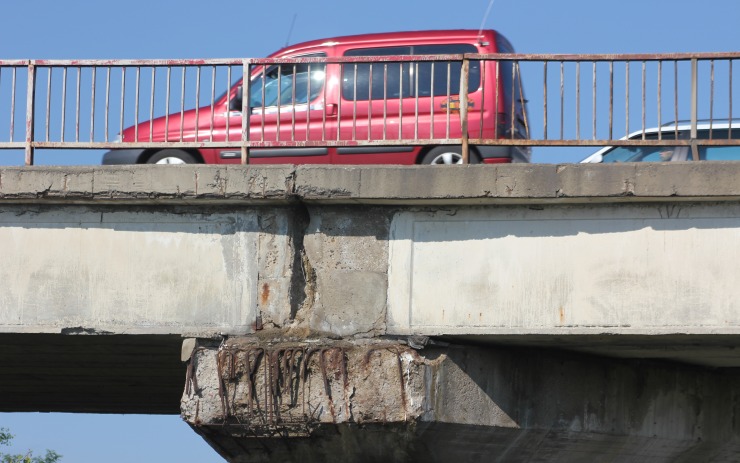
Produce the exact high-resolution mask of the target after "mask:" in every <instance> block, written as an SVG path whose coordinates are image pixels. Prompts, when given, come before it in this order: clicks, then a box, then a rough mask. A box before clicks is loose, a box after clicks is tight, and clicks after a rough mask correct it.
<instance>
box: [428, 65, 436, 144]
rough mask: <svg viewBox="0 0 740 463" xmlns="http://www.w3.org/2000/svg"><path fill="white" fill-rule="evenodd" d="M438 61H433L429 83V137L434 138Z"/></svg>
mask: <svg viewBox="0 0 740 463" xmlns="http://www.w3.org/2000/svg"><path fill="white" fill-rule="evenodd" d="M435 64H437V63H436V61H432V71H431V72H432V75H431V79H430V83H429V138H430V139H432V140H434V97H435V95H434V65H435Z"/></svg>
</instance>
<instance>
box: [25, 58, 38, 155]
mask: <svg viewBox="0 0 740 463" xmlns="http://www.w3.org/2000/svg"><path fill="white" fill-rule="evenodd" d="M35 97H36V65H35V64H34V62H33V61H30V62H29V63H28V90H27V92H26V165H27V166H32V165H33V125H34V124H33V112H34V111H33V110H34V105H35Z"/></svg>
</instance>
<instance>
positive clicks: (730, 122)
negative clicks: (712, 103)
mask: <svg viewBox="0 0 740 463" xmlns="http://www.w3.org/2000/svg"><path fill="white" fill-rule="evenodd" d="M728 72H729V81H730V82H729V86H730V89H729V90H730V91H729V100H730V106H729V114H728V119H727V124H728V130H727V139H728V140H730V139H732V60H730V63H729V69H728Z"/></svg>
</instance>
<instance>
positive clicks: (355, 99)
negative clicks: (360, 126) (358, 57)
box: [352, 63, 370, 140]
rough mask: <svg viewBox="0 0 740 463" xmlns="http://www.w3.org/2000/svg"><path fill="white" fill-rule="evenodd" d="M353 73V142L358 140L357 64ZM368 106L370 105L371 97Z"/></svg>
mask: <svg viewBox="0 0 740 463" xmlns="http://www.w3.org/2000/svg"><path fill="white" fill-rule="evenodd" d="M352 73H353V77H352V82H353V85H352V140H357V63H354V69H353V71H352ZM368 104H370V96H369V95H368Z"/></svg>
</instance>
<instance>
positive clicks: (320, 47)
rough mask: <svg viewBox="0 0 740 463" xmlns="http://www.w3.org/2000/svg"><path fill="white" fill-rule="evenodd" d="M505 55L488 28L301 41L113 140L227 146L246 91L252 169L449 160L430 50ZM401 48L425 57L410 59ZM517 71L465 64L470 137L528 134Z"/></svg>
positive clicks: (519, 156)
mask: <svg viewBox="0 0 740 463" xmlns="http://www.w3.org/2000/svg"><path fill="white" fill-rule="evenodd" d="M513 52H514V50H513V48H512V46H511V44H510V43H509V42H508V40H506V38H505V37H503V36H502V35H501V34H500V33H498V32H496V31H493V30H484V31H477V30H437V31H415V32H394V33H380V34H364V35H353V36H346V37H336V38H330V39H322V40H314V41H310V42H304V43H300V44H297V45H292V46H289V47H286V48H284V49H282V50H280V51H278V52H276V53H273V54H272V55H270V57H269V58H280V59H288V60H286V61H281V62H280V63H275V64H264V65H259V66H258V65H253V68H252V69H253V71H252V74H251V81H250V88H249V89H248V91H247V90H244V89H243V85H242V82H238V83H236V84H235V85H234V86H233V87H232V88H231V89H230V90H229V91H228V92H226V93H225V94H224V95H223V97H221V98H220V99H217V100H216V101H215V102H214V103H213V105H211V104H209V105H207V106H203V107H201V108H197V109H192V110H189V111H183V112H178V113H174V114H170V115H168V116H163V117H160V118H157V119H154V120H152V121H146V122H142V123H139V124H137V125H134V126H131V127H129V128H127V129H125V130H124V131H123V132H122V133H121V134H120V139H121V141H123V142H135V141H136V142H145V143H152V142H155V143H156V142H203V141H208V142H223V141H230V142H238V141H239V140H241V134H242V114H241V110H242V107H243V101H242V95H243V94H244V95H245V96H246V95H247V94H249V104H248V107H249V109H250V112H251V115H250V119H249V137H250V141H251V142H255V141H256V142H263V143H259V144H258V147H252V148H251V149H250V150H249V162H250V163H252V164H277V163H280V164H456V163H460V162H461V161H462V156H461V147H460V145H459V144H450V143H449V142H448V143H444V140H450V139H455V138H457V139H459V138H460V136H461V133H462V132H461V122H460V111H459V108H460V97H459V94H460V86H461V80H462V79H461V69H462V62H461V61H460V60H450V61H447V60H442V59H440V58H439V57H438V55H453V54H466V53H478V54H491V53H513ZM408 55H420V56H423V57H425V59H423V60H411V59H410V58H406V56H408ZM435 56H437V58H435ZM314 58H315V59H314ZM332 58H334V59H336V58H342V59H340V60H335V61H334V62H332ZM291 59H292V60H294V62H291V61H290V60H291ZM518 71H519V68H518V66H517V65H516V63H515V62H513V61H511V60H501V61H499V62H498V64H497V62H496V61H491V60H471V61H470V65H469V72H468V136H469V138H470V139H478V138H481V139H485V138H488V139H497V138H528V136H527V130H526V125H527V124H526V104H525V101H526V100H525V99H524V92H523V89H522V86H521V77H520V76H519V72H518ZM415 141H417V143H418V144H414V142H415ZM434 141H438V142H439V143H437V144H435V143H434ZM281 142H282V143H281ZM326 142H328V144H323V145H322V143H326ZM211 146H212V144H211ZM253 146H254V145H253ZM529 158H530V150H529V148H527V147H522V146H491V145H471V146H470V162H471V163H476V162H483V163H504V162H528V161H529ZM240 160H241V153H240V150H239V148H236V149H235V148H213V147H208V148H197V149H196V148H177V149H174V148H171V147H170V148H146V149H143V148H142V149H115V150H111V151H109V152H107V153H105V154H104V156H103V164H143V163H150V164H182V163H208V164H228V163H238V162H240Z"/></svg>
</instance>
